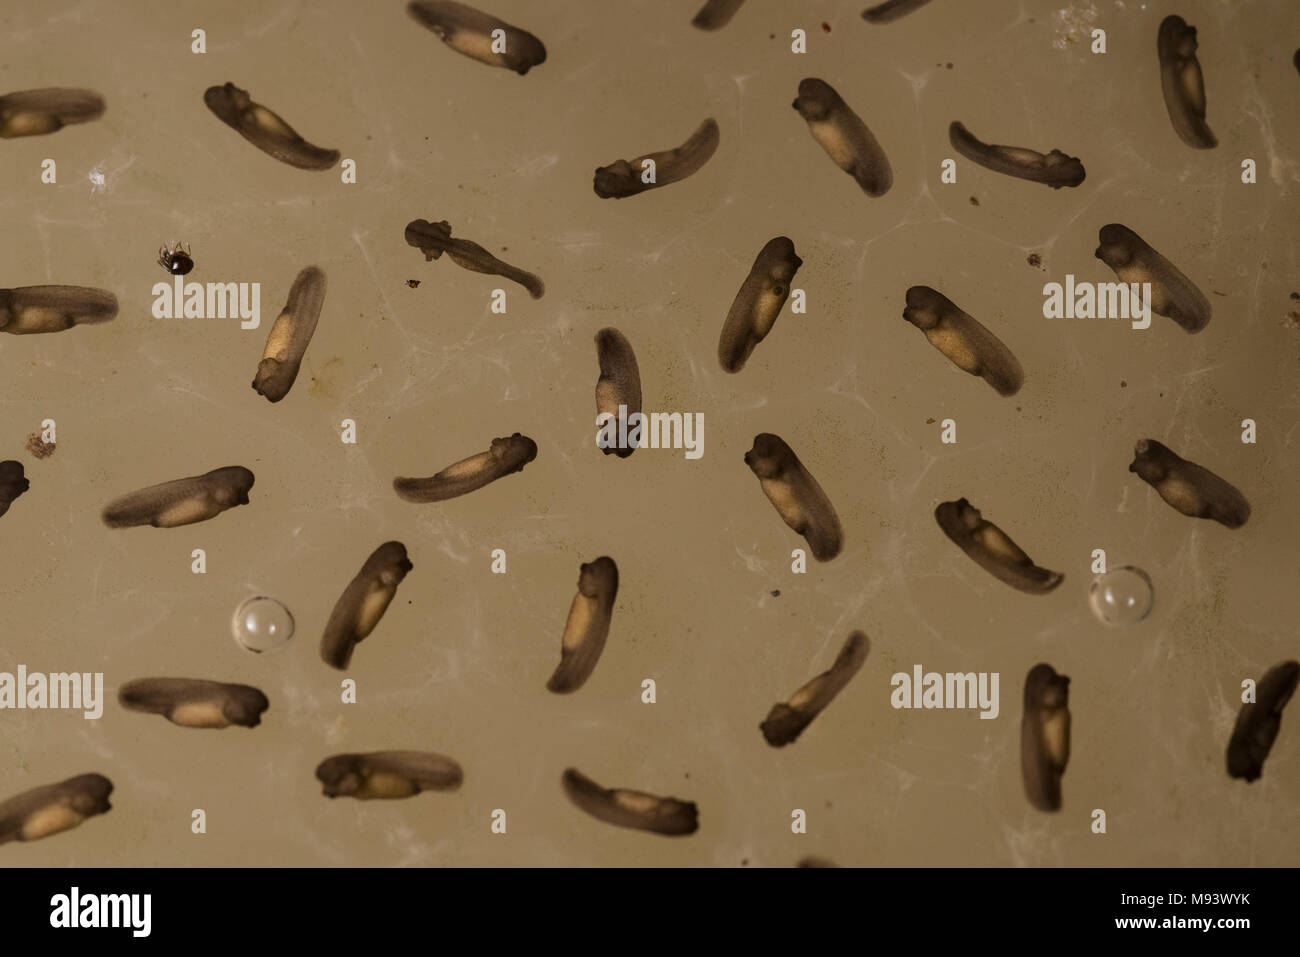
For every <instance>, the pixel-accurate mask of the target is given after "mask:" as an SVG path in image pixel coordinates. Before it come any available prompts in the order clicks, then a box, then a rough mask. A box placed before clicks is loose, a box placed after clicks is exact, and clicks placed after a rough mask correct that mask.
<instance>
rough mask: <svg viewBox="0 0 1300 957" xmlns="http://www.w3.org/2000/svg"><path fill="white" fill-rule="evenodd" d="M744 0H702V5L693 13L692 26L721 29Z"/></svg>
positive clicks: (703, 28)
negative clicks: (697, 11) (698, 10)
mask: <svg viewBox="0 0 1300 957" xmlns="http://www.w3.org/2000/svg"><path fill="white" fill-rule="evenodd" d="M744 2H745V0H704V6H702V7H700V12H699V13H697V14H695V19H694V20H692V21H691V25H692V26H696V27H699V28H700V29H701V30H721V29H722V28H723V27H725V26H726V25H727V24H728V23H730V22H731V18H732V17H734V16H735V15H736V11H737V10H739V9H740V7H741V4H743V3H744Z"/></svg>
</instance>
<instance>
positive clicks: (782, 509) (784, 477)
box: [745, 432, 844, 562]
mask: <svg viewBox="0 0 1300 957" xmlns="http://www.w3.org/2000/svg"><path fill="white" fill-rule="evenodd" d="M745 464H746V465H748V466H749V467H750V469H751V470H752V471H753V473H754V474H755V475H756V476H758V483H759V485H760V486H761V487H762V489H763V494H764V495H766V496H767V499H768V501H769V502H771V503H772V505H773V507H774V508H775V509H776V511H777V514H778V515H780V516H781V518H782V519H783V520H784V521H785V523H786V524H787V525H789V526H790V527H791V528H793V529H794V530H795V531H796V532H798V533H799V534H800V535H802V536H803V537H804V539H805V540H806V541H807V542H808V547H809V548H810V549H812V553H813V558H815V559H817V560H818V561H819V562H828V561H830V560H831V559H832V558H834V557H835V556H836V555H838V554H839V553H840V550H841V549H842V548H843V547H844V531H843V529H842V528H841V527H840V518H839V516H838V515H837V514H836V513H835V507H834V506H833V505H831V500H830V498H828V497H827V495H826V493H825V492H824V491H822V487H821V486H820V485H819V484H818V483H817V480H816V479H815V478H813V477H812V473H811V472H809V471H808V470H807V469H806V468H804V465H803V463H802V462H800V461H799V456H797V455H795V454H794V450H793V449H791V448H790V446H789V445H787V444H786V443H785V440H784V439H782V438H781V437H780V436H779V435H773V434H771V433H770V432H761V433H759V434H758V435H756V436H754V445H753V447H752V448H751V449H750V450H749V451H748V452H746V453H745Z"/></svg>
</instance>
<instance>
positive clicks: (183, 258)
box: [158, 242, 194, 276]
mask: <svg viewBox="0 0 1300 957" xmlns="http://www.w3.org/2000/svg"><path fill="white" fill-rule="evenodd" d="M158 265H159V266H162V267H163V269H166V270H167V271H168V272H169V273H171V274H172V275H173V276H184V275H185V274H186V273H188V272H189V271H190V270H191V269H193V268H194V260H193V259H191V258H190V247H189V246H187V245H185V244H184V243H181V242H175V243H168V244H167V245H166V246H163V247H162V248H161V249H159V250H158Z"/></svg>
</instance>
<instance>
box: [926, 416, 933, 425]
mask: <svg viewBox="0 0 1300 957" xmlns="http://www.w3.org/2000/svg"><path fill="white" fill-rule="evenodd" d="M925 424H926V425H934V416H930V417H929V418H928V419H926V420H925Z"/></svg>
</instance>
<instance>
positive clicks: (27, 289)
mask: <svg viewBox="0 0 1300 957" xmlns="http://www.w3.org/2000/svg"><path fill="white" fill-rule="evenodd" d="M116 316H117V296H115V295H113V294H112V293H111V292H109V291H108V290H106V289H92V288H91V287H89V286H19V287H18V288H16V289H0V332H8V333H10V334H11V335H15V336H23V335H30V334H32V333H41V332H63V331H64V330H66V329H71V328H72V327H73V326H87V325H93V324H94V323H97V322H108V321H109V320H110V319H113V318H115V317H116Z"/></svg>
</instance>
